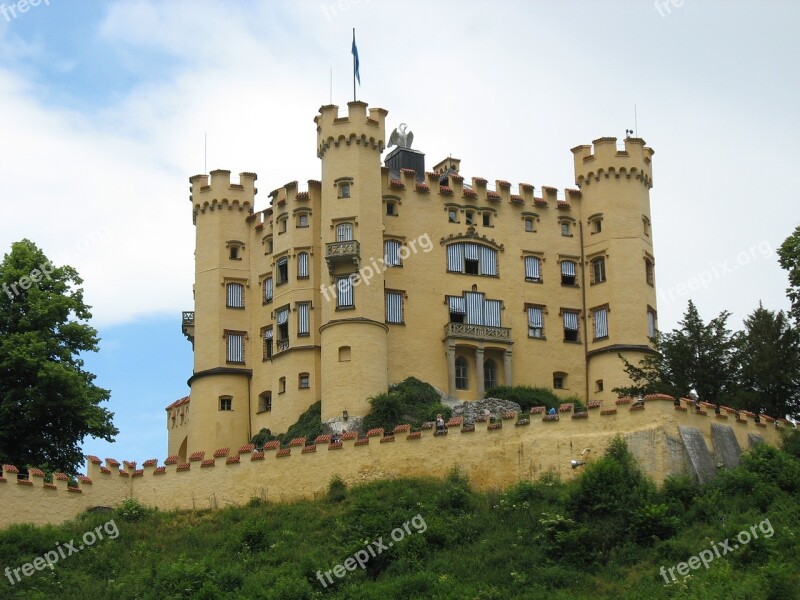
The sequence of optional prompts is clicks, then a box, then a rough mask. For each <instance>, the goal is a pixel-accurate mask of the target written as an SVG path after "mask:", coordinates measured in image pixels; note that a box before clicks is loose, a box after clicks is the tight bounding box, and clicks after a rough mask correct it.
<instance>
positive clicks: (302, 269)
mask: <svg viewBox="0 0 800 600" xmlns="http://www.w3.org/2000/svg"><path fill="white" fill-rule="evenodd" d="M297 278H298V279H308V252H300V253H299V254H298V255H297Z"/></svg>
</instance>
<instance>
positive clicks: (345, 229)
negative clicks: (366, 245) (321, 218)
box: [336, 223, 353, 242]
mask: <svg viewBox="0 0 800 600" xmlns="http://www.w3.org/2000/svg"><path fill="white" fill-rule="evenodd" d="M352 239H353V224H352V223H339V224H338V225H337V226H336V241H337V242H349V241H351V240H352Z"/></svg>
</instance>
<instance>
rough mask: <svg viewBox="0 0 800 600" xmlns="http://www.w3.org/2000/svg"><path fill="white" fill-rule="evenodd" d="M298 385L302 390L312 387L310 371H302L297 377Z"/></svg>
mask: <svg viewBox="0 0 800 600" xmlns="http://www.w3.org/2000/svg"><path fill="white" fill-rule="evenodd" d="M297 387H298V388H300V389H301V390H307V389H309V388H310V387H311V383H310V377H309V375H308V373H300V375H299V376H298V378H297Z"/></svg>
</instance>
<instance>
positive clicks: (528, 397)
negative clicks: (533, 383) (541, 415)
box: [485, 385, 567, 411]
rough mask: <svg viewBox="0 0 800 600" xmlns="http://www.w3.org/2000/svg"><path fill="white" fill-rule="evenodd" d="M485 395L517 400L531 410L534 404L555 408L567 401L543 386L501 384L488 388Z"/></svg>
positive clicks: (522, 406) (526, 409) (524, 407)
mask: <svg viewBox="0 0 800 600" xmlns="http://www.w3.org/2000/svg"><path fill="white" fill-rule="evenodd" d="M485 397H486V398H500V399H502V400H510V401H511V402H516V403H517V404H519V405H520V407H521V408H522V410H524V411H529V410H530V409H531V407H532V406H546V407H547V408H553V407H557V406H558V405H559V404H561V403H563V402H566V401H567V400H564V399H563V398H561V397H559V396H556V395H555V394H554V393H553V392H552V390H549V389H547V388H543V387H530V386H527V385H515V386H506V385H500V386H497V387H493V388H492V389H490V390H488V391H487V392H486V396H485Z"/></svg>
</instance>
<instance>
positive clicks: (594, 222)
mask: <svg viewBox="0 0 800 600" xmlns="http://www.w3.org/2000/svg"><path fill="white" fill-rule="evenodd" d="M601 231H603V215H602V214H599V213H598V214H594V215H592V216H591V217H589V233H590V234H591V235H594V234H595V233H600V232H601Z"/></svg>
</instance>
